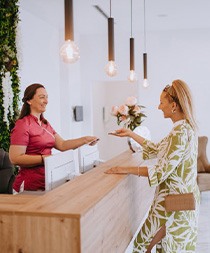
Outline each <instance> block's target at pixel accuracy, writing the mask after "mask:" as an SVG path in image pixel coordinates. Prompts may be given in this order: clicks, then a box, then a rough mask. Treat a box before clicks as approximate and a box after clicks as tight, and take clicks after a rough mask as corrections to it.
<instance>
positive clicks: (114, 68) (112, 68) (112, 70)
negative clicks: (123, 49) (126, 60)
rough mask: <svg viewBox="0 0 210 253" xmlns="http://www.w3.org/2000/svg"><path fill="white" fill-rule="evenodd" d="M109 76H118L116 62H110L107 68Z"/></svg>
mask: <svg viewBox="0 0 210 253" xmlns="http://www.w3.org/2000/svg"><path fill="white" fill-rule="evenodd" d="M105 71H106V73H107V75H108V76H115V75H116V74H117V65H116V64H115V62H114V61H109V62H108V64H107V65H106V67H105Z"/></svg>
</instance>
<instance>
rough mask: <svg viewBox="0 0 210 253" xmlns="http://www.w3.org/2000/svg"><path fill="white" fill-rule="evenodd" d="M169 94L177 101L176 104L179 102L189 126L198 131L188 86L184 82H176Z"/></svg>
mask: <svg viewBox="0 0 210 253" xmlns="http://www.w3.org/2000/svg"><path fill="white" fill-rule="evenodd" d="M168 93H169V95H170V96H171V97H172V98H173V97H174V98H175V99H176V100H177V101H176V100H175V102H178V105H179V106H180V109H181V110H182V112H183V113H184V115H185V117H186V119H187V120H188V122H189V124H190V125H191V127H192V128H193V129H194V130H195V131H196V130H197V128H198V127H197V123H196V120H195V113H194V105H193V99H192V94H191V91H190V89H189V87H188V85H187V84H186V83H185V82H184V81H182V80H179V79H177V80H174V81H173V82H172V85H171V86H170V88H169V89H168Z"/></svg>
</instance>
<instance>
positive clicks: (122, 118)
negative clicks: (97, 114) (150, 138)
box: [119, 115, 127, 122]
mask: <svg viewBox="0 0 210 253" xmlns="http://www.w3.org/2000/svg"><path fill="white" fill-rule="evenodd" d="M119 120H120V122H122V121H126V120H127V117H126V116H125V115H122V116H120V118H119Z"/></svg>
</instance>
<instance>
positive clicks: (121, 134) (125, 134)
mask: <svg viewBox="0 0 210 253" xmlns="http://www.w3.org/2000/svg"><path fill="white" fill-rule="evenodd" d="M131 133H132V131H131V130H130V129H127V128H121V129H118V130H115V131H114V132H110V133H109V134H110V135H114V136H119V137H130V136H131Z"/></svg>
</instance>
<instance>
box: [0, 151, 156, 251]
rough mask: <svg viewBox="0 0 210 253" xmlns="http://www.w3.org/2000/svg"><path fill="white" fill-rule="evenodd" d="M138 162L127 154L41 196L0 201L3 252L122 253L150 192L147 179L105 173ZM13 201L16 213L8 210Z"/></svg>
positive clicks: (139, 160)
mask: <svg viewBox="0 0 210 253" xmlns="http://www.w3.org/2000/svg"><path fill="white" fill-rule="evenodd" d="M141 162H142V160H141V157H140V155H139V154H134V155H133V154H132V153H131V152H130V151H127V152H125V153H123V154H121V155H119V156H117V157H115V158H114V159H112V160H110V161H107V162H106V163H104V164H101V165H99V166H98V167H96V168H94V169H93V170H91V171H89V172H87V173H85V174H84V175H81V176H79V177H77V178H76V179H74V180H72V181H70V182H68V183H66V184H64V185H62V186H60V187H58V188H56V189H54V190H52V191H50V192H47V193H45V194H44V195H41V196H37V195H36V196H32V195H18V196H11V195H10V196H8V195H7V196H6V197H7V201H8V202H7V201H6V197H5V201H4V203H3V204H2V202H1V201H0V248H1V249H2V252H7V253H35V252H39V253H48V252H49V253H58V252H59V253H68V252H72V253H77V252H78V253H80V252H81V253H93V252H97V253H99V252H104V253H108V252H109V253H111V252H113V253H117V252H119V253H122V252H124V251H125V249H126V247H127V246H128V244H129V242H130V240H131V238H132V236H133V234H134V233H135V231H136V229H137V227H138V226H139V224H140V222H141V221H142V219H143V217H144V216H145V213H146V212H147V210H148V208H149V206H150V203H151V201H152V199H153V196H154V189H153V188H150V187H149V184H148V180H147V178H143V177H137V176H131V175H130V176H127V175H110V174H109V175H108V174H104V171H106V170H107V169H108V168H110V167H113V166H138V165H139V164H140V163H141ZM18 198H19V201H20V202H18V203H17V199H18ZM2 201H3V200H2ZM12 201H14V203H16V204H17V208H14V206H15V205H13V206H12V207H11V206H9V207H8V203H11V202H12ZM4 205H5V209H4ZM9 205H11V204H9ZM11 211H12V212H11Z"/></svg>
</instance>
